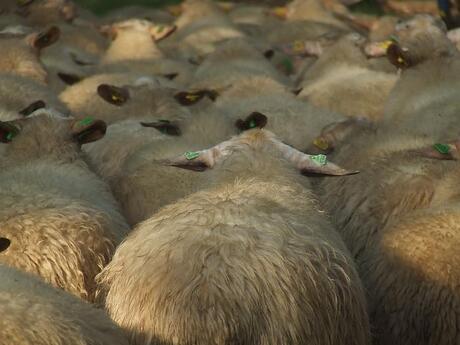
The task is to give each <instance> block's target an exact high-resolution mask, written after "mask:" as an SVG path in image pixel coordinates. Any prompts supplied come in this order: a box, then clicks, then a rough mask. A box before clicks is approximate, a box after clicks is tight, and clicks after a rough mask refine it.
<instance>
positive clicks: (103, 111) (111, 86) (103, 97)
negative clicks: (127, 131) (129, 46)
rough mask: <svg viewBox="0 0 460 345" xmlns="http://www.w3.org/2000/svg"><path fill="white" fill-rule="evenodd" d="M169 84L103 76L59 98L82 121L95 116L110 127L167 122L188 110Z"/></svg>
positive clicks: (128, 76)
mask: <svg viewBox="0 0 460 345" xmlns="http://www.w3.org/2000/svg"><path fill="white" fill-rule="evenodd" d="M169 85H171V84H170V81H169V80H164V79H161V78H149V77H144V76H142V75H140V74H136V73H114V74H100V75H94V76H92V77H89V78H86V79H84V80H82V81H81V82H79V83H77V84H74V85H72V86H69V87H68V88H67V89H66V90H64V91H63V92H62V93H61V94H60V96H59V98H60V99H61V101H62V102H63V103H64V104H66V105H67V106H68V107H69V109H70V110H71V111H72V113H73V114H75V116H77V117H78V118H82V117H86V116H94V117H96V118H99V119H101V120H104V121H106V122H107V123H108V124H111V123H114V122H117V121H120V120H122V119H127V118H130V117H137V118H144V117H150V118H152V117H157V118H162V119H165V120H167V119H168V117H169V114H170V113H173V116H176V114H177V112H180V111H182V112H183V113H186V114H188V109H186V108H184V107H181V106H180V105H179V104H178V103H177V102H176V101H175V100H174V98H173V95H174V92H175V91H174V89H171V88H169V87H168V86H169Z"/></svg>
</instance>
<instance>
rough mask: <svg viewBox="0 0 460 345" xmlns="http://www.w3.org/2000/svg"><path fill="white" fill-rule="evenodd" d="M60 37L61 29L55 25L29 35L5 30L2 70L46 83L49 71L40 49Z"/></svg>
mask: <svg viewBox="0 0 460 345" xmlns="http://www.w3.org/2000/svg"><path fill="white" fill-rule="evenodd" d="M58 38H59V29H58V28H57V27H55V26H53V27H50V28H49V29H47V30H45V31H42V32H39V33H37V32H34V33H31V34H28V35H21V34H11V33H9V32H8V30H6V32H5V30H4V33H3V34H0V42H1V45H2V47H3V48H4V51H3V54H2V57H1V59H0V71H1V72H2V73H6V72H8V73H11V74H16V75H21V76H25V77H29V78H31V79H34V80H36V81H38V82H40V83H43V84H46V78H47V72H46V71H45V69H44V68H43V65H42V64H41V62H40V60H39V58H38V55H39V54H40V51H41V50H42V49H43V48H45V47H47V46H49V45H50V44H53V43H54V42H55V41H56V40H57V39H58Z"/></svg>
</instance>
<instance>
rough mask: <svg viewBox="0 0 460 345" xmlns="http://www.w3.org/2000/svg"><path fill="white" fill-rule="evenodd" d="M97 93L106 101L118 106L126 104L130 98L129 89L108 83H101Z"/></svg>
mask: <svg viewBox="0 0 460 345" xmlns="http://www.w3.org/2000/svg"><path fill="white" fill-rule="evenodd" d="M97 94H98V95H99V96H100V97H101V98H102V99H104V100H105V101H106V102H109V103H111V104H113V105H116V106H121V105H123V104H125V103H126V101H128V99H129V91H128V89H126V88H123V87H118V86H114V85H108V84H101V85H99V86H98V87H97Z"/></svg>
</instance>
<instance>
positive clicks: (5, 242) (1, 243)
mask: <svg viewBox="0 0 460 345" xmlns="http://www.w3.org/2000/svg"><path fill="white" fill-rule="evenodd" d="M10 244H11V241H10V240H9V239H7V238H5V237H0V253H1V252H4V251H5V250H7V249H8V247H9V246H10Z"/></svg>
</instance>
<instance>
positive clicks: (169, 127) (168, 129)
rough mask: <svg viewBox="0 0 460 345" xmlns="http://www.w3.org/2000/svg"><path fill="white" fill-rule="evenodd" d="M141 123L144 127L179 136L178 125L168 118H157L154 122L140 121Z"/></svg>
mask: <svg viewBox="0 0 460 345" xmlns="http://www.w3.org/2000/svg"><path fill="white" fill-rule="evenodd" d="M141 125H142V126H144V127H152V128H155V129H156V130H158V131H160V132H161V133H163V134H167V135H172V136H179V135H181V130H180V128H179V126H178V125H177V124H175V123H172V122H170V121H168V120H159V121H156V122H141Z"/></svg>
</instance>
